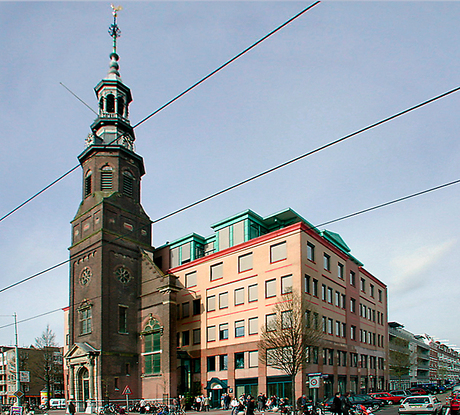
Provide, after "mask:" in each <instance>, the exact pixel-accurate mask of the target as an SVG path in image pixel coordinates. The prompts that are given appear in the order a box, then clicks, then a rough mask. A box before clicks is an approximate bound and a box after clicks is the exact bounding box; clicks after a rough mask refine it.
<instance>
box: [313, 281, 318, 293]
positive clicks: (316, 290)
mask: <svg viewBox="0 0 460 415" xmlns="http://www.w3.org/2000/svg"><path fill="white" fill-rule="evenodd" d="M313 296H314V297H318V280H317V279H314V278H313Z"/></svg>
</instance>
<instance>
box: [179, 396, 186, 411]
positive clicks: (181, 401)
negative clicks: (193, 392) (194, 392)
mask: <svg viewBox="0 0 460 415" xmlns="http://www.w3.org/2000/svg"><path fill="white" fill-rule="evenodd" d="M180 409H181V411H182V412H184V413H185V396H184V395H182V396H181V397H180Z"/></svg>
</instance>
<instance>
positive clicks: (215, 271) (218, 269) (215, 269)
mask: <svg viewBox="0 0 460 415" xmlns="http://www.w3.org/2000/svg"><path fill="white" fill-rule="evenodd" d="M223 276H224V264H223V263H222V262H221V263H220V264H216V265H212V266H211V281H215V280H219V279H221V278H223Z"/></svg>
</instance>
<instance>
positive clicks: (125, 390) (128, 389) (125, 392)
mask: <svg viewBox="0 0 460 415" xmlns="http://www.w3.org/2000/svg"><path fill="white" fill-rule="evenodd" d="M132 393H133V392H132V391H131V389H130V387H129V385H126V386H125V388H124V389H123V395H125V396H126V413H127V414H129V395H132Z"/></svg>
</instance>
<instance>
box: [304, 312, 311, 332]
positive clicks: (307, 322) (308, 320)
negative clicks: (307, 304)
mask: <svg viewBox="0 0 460 415" xmlns="http://www.w3.org/2000/svg"><path fill="white" fill-rule="evenodd" d="M305 327H307V328H310V327H311V311H310V310H306V311H305Z"/></svg>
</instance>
